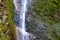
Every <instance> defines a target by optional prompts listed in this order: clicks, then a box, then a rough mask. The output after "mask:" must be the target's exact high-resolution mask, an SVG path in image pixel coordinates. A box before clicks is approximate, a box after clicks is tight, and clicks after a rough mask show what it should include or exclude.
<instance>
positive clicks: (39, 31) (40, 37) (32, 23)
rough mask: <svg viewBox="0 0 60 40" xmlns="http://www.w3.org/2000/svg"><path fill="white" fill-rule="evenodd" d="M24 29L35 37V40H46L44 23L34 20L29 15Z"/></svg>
mask: <svg viewBox="0 0 60 40" xmlns="http://www.w3.org/2000/svg"><path fill="white" fill-rule="evenodd" d="M26 28H27V32H29V33H32V34H34V35H35V36H36V38H35V40H46V39H44V38H45V37H46V36H47V29H46V26H45V23H43V22H42V21H39V20H38V19H36V18H34V17H33V15H31V14H29V15H27V17H26Z"/></svg>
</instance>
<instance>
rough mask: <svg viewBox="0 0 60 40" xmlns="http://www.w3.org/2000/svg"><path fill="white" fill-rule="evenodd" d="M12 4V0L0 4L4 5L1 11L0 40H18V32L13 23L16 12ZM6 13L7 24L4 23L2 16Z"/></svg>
mask: <svg viewBox="0 0 60 40" xmlns="http://www.w3.org/2000/svg"><path fill="white" fill-rule="evenodd" d="M12 2H13V1H12V0H3V1H2V2H1V4H0V6H1V5H3V6H2V7H3V9H1V10H0V40H16V30H15V27H14V21H13V17H14V11H13V3H12ZM4 3H5V4H4ZM4 5H5V6H4ZM4 11H6V14H5V15H6V16H7V18H6V19H5V22H3V19H4V18H2V17H3V16H2V15H3V14H4V13H5V12H4ZM3 12H4V13H3Z"/></svg>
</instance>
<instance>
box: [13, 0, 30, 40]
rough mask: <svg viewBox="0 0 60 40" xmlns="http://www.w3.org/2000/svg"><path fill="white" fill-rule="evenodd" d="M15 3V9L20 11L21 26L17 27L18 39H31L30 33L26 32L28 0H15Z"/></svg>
mask: <svg viewBox="0 0 60 40" xmlns="http://www.w3.org/2000/svg"><path fill="white" fill-rule="evenodd" d="M20 1H21V3H20ZM13 3H14V6H15V10H16V11H18V12H19V14H20V15H19V16H20V17H19V27H16V31H19V32H17V34H18V35H17V36H18V38H17V40H29V34H28V33H27V32H26V28H25V13H26V11H27V0H13ZM20 4H21V6H20ZM18 12H17V14H18Z"/></svg>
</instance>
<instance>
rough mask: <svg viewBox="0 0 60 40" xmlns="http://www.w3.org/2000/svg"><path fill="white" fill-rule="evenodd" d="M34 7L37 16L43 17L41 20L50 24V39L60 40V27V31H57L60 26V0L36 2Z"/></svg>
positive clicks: (38, 0)
mask: <svg viewBox="0 0 60 40" xmlns="http://www.w3.org/2000/svg"><path fill="white" fill-rule="evenodd" d="M33 6H34V8H33V9H34V11H35V12H36V15H37V16H39V17H41V19H40V20H43V21H44V22H45V23H48V24H50V26H47V28H49V29H48V30H49V35H50V36H51V37H50V38H51V39H52V40H60V36H59V35H58V34H60V26H59V29H56V28H58V25H59V24H60V0H37V1H36V0H35V4H33ZM58 23H59V24H58ZM48 24H46V25H48ZM54 25H57V26H54ZM55 27H56V28H55ZM57 32H58V33H57Z"/></svg>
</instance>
